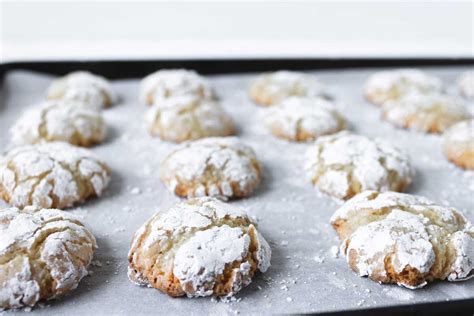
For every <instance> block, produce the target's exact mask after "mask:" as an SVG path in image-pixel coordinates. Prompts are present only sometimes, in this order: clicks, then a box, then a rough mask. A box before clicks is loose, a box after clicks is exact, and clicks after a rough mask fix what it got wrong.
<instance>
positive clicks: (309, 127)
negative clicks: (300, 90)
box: [265, 97, 346, 141]
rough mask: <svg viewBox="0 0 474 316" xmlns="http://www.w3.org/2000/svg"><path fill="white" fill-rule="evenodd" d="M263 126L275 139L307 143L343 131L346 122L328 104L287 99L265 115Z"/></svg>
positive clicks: (332, 105) (319, 99)
mask: <svg viewBox="0 0 474 316" xmlns="http://www.w3.org/2000/svg"><path fill="white" fill-rule="evenodd" d="M265 125H266V127H267V129H268V130H269V131H270V132H271V133H272V134H273V135H274V136H276V137H278V138H283V139H286V140H290V141H310V140H315V139H316V138H318V137H319V136H323V135H328V134H333V133H336V132H339V131H341V130H343V129H344V128H345V126H346V121H345V119H344V118H343V116H342V115H341V114H340V113H339V112H338V111H337V110H336V109H335V106H334V104H333V103H331V102H330V101H327V100H324V99H321V98H305V97H289V98H286V99H284V100H282V101H280V102H279V103H277V104H275V105H274V106H272V107H271V108H270V109H268V111H266V112H265Z"/></svg>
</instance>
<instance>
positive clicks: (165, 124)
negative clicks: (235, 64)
mask: <svg viewBox="0 0 474 316" xmlns="http://www.w3.org/2000/svg"><path fill="white" fill-rule="evenodd" d="M145 120H146V124H147V127H148V130H149V132H150V134H151V135H152V136H158V137H160V138H161V139H163V140H167V141H173V142H183V141H186V140H195V139H199V138H204V137H212V136H229V135H233V134H234V132H235V128H234V122H233V120H232V118H231V116H230V115H229V114H228V113H227V112H225V111H224V109H223V108H222V107H221V106H220V104H219V103H217V102H216V101H212V100H205V99H201V98H198V97H195V96H180V97H173V98H169V99H161V100H160V101H159V102H156V103H155V104H153V106H151V107H150V108H149V109H148V110H147V113H146V117H145Z"/></svg>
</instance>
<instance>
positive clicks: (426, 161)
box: [0, 67, 474, 315]
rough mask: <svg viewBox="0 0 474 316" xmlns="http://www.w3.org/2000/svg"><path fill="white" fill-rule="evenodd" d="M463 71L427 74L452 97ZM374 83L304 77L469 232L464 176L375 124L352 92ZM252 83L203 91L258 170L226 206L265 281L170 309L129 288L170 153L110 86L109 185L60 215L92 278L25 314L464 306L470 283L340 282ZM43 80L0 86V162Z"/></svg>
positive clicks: (424, 138)
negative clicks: (255, 223) (92, 248)
mask: <svg viewBox="0 0 474 316" xmlns="http://www.w3.org/2000/svg"><path fill="white" fill-rule="evenodd" d="M154 70H155V69H150V72H152V71H154ZM463 70H466V69H465V68H462V67H450V68H428V69H427V71H429V72H430V73H432V74H435V75H439V76H440V77H441V78H442V79H443V81H444V82H445V83H446V84H447V85H448V87H449V90H450V92H451V93H454V94H456V93H457V89H456V87H455V79H456V77H457V76H458V75H459V74H460V72H461V71H463ZM373 71H374V70H350V71H344V70H337V71H317V72H314V73H315V74H317V75H318V76H319V77H320V78H321V80H323V81H324V82H325V83H327V84H328V85H329V86H330V88H331V91H332V93H333V94H334V96H335V98H336V100H337V101H338V102H340V105H338V107H339V109H340V110H341V111H342V112H343V113H344V115H345V116H346V117H347V119H348V120H349V122H350V125H351V126H350V128H351V129H352V130H354V131H356V132H358V133H360V134H363V135H367V136H370V137H383V138H385V139H387V140H389V141H391V142H392V143H393V144H395V145H397V146H399V147H401V148H402V149H404V150H405V151H407V152H408V154H409V155H410V157H411V159H412V162H413V165H414V167H415V168H416V172H417V174H416V177H415V181H414V184H413V185H412V186H411V187H410V189H409V192H410V193H414V194H419V195H424V196H426V197H428V198H430V199H433V200H435V201H438V202H439V203H443V204H449V205H451V206H453V207H456V208H457V209H459V210H461V211H463V212H464V213H465V214H466V215H467V217H468V218H469V219H470V220H471V221H473V220H474V213H473V212H472V208H473V195H474V176H473V173H472V172H471V173H470V172H465V171H462V170H460V169H458V168H456V167H454V166H453V165H451V164H450V163H448V162H447V161H446V159H445V158H444V156H443V154H442V152H441V144H440V137H439V136H436V135H425V134H422V133H417V132H413V131H406V130H401V129H397V128H395V127H393V126H392V125H390V124H389V123H386V122H383V121H381V120H380V118H379V116H380V113H379V108H378V107H376V106H373V105H370V104H369V103H367V102H366V101H365V100H364V98H363V97H362V85H363V82H364V81H365V79H366V78H367V76H368V75H369V74H370V73H371V72H373ZM253 76H254V75H225V76H211V77H210V80H211V82H212V84H213V86H214V87H215V89H216V91H217V92H218V94H219V95H220V97H221V100H222V103H223V106H224V107H225V108H226V109H227V111H229V112H230V113H231V114H232V116H233V117H234V119H235V121H236V123H237V126H238V135H239V136H240V137H241V138H242V139H243V140H244V141H245V142H246V143H248V144H250V145H251V146H253V147H254V149H255V150H256V152H257V155H258V157H259V159H260V160H261V162H262V164H263V166H264V169H265V171H264V180H263V183H262V185H261V186H260V187H259V189H258V190H257V191H256V192H255V194H253V195H252V196H251V197H250V198H247V199H243V200H238V201H233V202H232V203H235V204H237V205H239V206H241V207H244V208H246V209H247V210H248V211H249V212H250V213H252V214H254V215H255V216H256V217H257V218H258V220H259V227H260V230H261V232H262V233H263V235H264V236H265V237H266V238H267V240H268V241H269V242H270V243H271V246H272V250H273V256H272V266H271V268H270V269H269V271H268V272H267V273H266V274H264V275H262V274H258V275H256V277H255V278H254V282H253V283H252V284H251V285H250V286H248V287H247V288H245V289H244V290H242V291H241V292H240V293H239V294H238V295H237V296H236V298H235V299H233V300H232V301H230V302H221V301H218V300H215V299H211V298H200V299H188V298H170V297H168V296H166V295H164V294H162V293H160V292H159V291H157V290H154V289H150V288H140V287H138V286H135V285H133V284H132V283H131V282H129V280H128V279H127V273H126V271H127V252H128V249H129V244H130V240H131V238H132V235H133V233H134V232H135V231H136V229H137V228H138V227H139V226H140V225H141V224H142V223H143V222H144V221H145V220H146V219H147V218H148V217H150V216H151V215H152V214H153V213H154V212H156V211H158V210H159V209H162V208H166V207H168V206H170V205H172V204H173V203H175V202H177V201H178V200H179V199H178V198H176V197H174V196H173V195H172V194H170V193H169V192H168V191H167V190H166V189H165V187H164V185H163V184H162V183H161V182H160V181H159V178H158V168H159V163H160V161H161V160H162V159H163V157H164V156H165V155H166V154H167V153H168V152H169V151H170V150H171V149H172V148H173V147H174V146H176V145H175V144H172V143H167V142H163V141H160V140H159V139H156V138H155V139H154V138H152V137H150V136H149V135H148V134H147V132H146V130H145V125H144V119H143V116H144V113H145V110H146V106H145V105H143V104H140V103H139V102H138V83H139V78H135V79H129V80H116V81H113V86H114V88H115V89H116V90H117V92H118V93H119V95H120V98H121V101H120V103H119V104H117V105H115V106H113V107H112V108H110V109H107V110H105V111H104V115H105V118H106V121H107V124H108V126H109V134H108V138H107V141H106V142H105V143H104V144H101V145H98V146H96V147H93V148H92V150H93V151H94V152H96V153H97V154H98V155H99V156H101V157H102V158H103V159H104V160H105V161H106V162H107V163H108V164H109V166H110V167H111V169H112V171H113V179H112V182H111V185H110V187H109V189H108V190H107V193H106V194H105V195H104V196H103V197H101V198H99V199H95V200H91V201H89V202H87V203H85V204H83V205H81V206H80V207H77V208H74V209H72V210H69V211H70V212H73V213H74V214H76V215H79V216H81V218H82V220H83V221H84V222H85V223H86V225H88V227H90V229H91V230H92V232H93V233H94V234H95V236H96V237H97V240H98V244H99V249H98V250H97V252H96V254H95V259H94V264H93V265H92V266H91V268H90V270H91V272H92V273H91V275H90V276H88V277H86V278H84V279H83V281H82V282H81V284H80V285H79V287H78V289H77V290H76V291H74V292H73V293H71V294H70V295H68V296H67V297H63V298H62V299H60V300H55V301H48V302H45V303H44V304H42V306H43V307H42V308H41V307H40V308H34V309H33V311H32V313H33V314H37V315H55V314H62V315H73V314H81V315H103V314H120V315H140V314H152V313H153V314H170V315H172V314H178V313H179V314H203V313H206V314H219V315H221V314H227V313H228V314H233V313H243V314H248V313H251V314H262V313H300V312H322V311H336V310H349V309H361V308H369V307H381V306H390V305H402V304H414V303H421V302H434V301H447V300H456V299H464V298H474V281H473V280H471V281H467V282H457V283H449V282H437V283H433V284H430V285H428V286H426V287H425V288H423V289H419V290H416V291H412V290H408V289H404V288H401V287H398V286H396V285H380V284H377V283H375V282H372V281H370V280H368V279H366V278H360V277H358V276H356V275H355V274H354V273H353V272H351V271H350V269H349V268H348V266H347V264H346V262H345V259H344V258H342V257H339V258H336V257H334V254H333V251H334V250H335V247H334V246H337V245H338V241H337V239H336V235H335V233H334V231H333V230H332V228H331V227H330V225H329V223H328V222H329V218H330V216H331V214H332V213H333V212H334V211H335V210H336V209H337V208H338V206H339V205H340V203H337V202H336V201H334V200H333V199H331V198H329V197H327V196H325V195H323V194H320V193H318V192H317V191H316V190H315V189H314V188H313V187H312V186H311V185H310V184H309V182H308V180H307V178H306V175H305V172H304V171H303V164H304V152H305V150H306V148H307V147H308V144H294V143H288V142H285V141H282V140H278V139H276V138H274V137H272V136H271V135H269V133H268V132H267V131H266V130H265V129H264V127H263V126H262V120H261V115H263V114H262V112H263V111H264V109H262V108H260V107H257V106H255V105H254V104H252V102H251V101H250V100H249V99H248V97H247V88H248V85H249V83H250V80H251V79H252V78H253ZM52 79H53V77H51V76H47V75H41V74H35V73H30V72H24V71H14V72H10V73H8V74H7V76H6V78H5V80H4V83H3V87H2V90H1V99H0V100H1V103H0V149H1V150H2V151H4V150H5V149H6V148H7V144H8V142H9V135H8V132H7V131H8V129H9V127H10V126H11V125H12V124H13V123H14V121H15V120H16V118H17V117H18V116H19V114H20V113H21V111H22V110H23V109H24V108H26V107H27V106H29V105H31V104H33V103H35V102H38V101H40V100H42V99H43V98H44V95H45V91H46V89H47V87H48V85H49V84H50V82H51V80H52ZM470 106H471V107H472V104H471V105H470ZM137 191H139V193H138V194H137ZM0 203H1V202H0ZM0 205H4V204H0ZM8 313H11V312H8Z"/></svg>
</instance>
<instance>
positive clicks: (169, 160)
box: [160, 137, 261, 197]
mask: <svg viewBox="0 0 474 316" xmlns="http://www.w3.org/2000/svg"><path fill="white" fill-rule="evenodd" d="M160 177H161V180H162V181H163V183H165V185H166V186H167V187H168V189H169V190H170V191H171V192H173V193H174V194H176V195H178V196H182V197H194V196H220V197H244V196H247V195H249V194H250V193H251V192H252V191H253V189H255V187H256V186H257V185H258V184H259V182H260V177H261V166H260V164H259V162H258V160H257V157H256V155H255V152H254V151H253V149H252V148H251V147H249V146H247V145H245V144H244V143H242V142H241V141H240V140H239V139H238V138H236V137H211V138H205V139H202V140H197V141H194V142H188V143H185V144H183V145H182V146H180V147H178V148H177V149H175V150H174V151H172V152H171V153H170V154H169V155H168V156H167V157H166V158H165V159H164V160H163V162H162V163H161V166H160Z"/></svg>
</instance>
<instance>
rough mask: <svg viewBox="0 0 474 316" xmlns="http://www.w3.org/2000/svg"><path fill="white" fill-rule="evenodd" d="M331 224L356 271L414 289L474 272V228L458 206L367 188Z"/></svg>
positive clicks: (350, 264)
mask: <svg viewBox="0 0 474 316" xmlns="http://www.w3.org/2000/svg"><path fill="white" fill-rule="evenodd" d="M331 224H332V226H333V227H334V228H335V230H336V231H337V233H338V235H339V237H340V238H341V240H343V241H342V246H341V249H342V251H343V253H344V254H345V256H346V258H347V262H348V263H349V266H350V267H351V269H352V270H354V271H355V272H356V273H357V274H359V275H360V276H368V277H369V278H370V279H372V280H374V281H376V282H380V283H396V284H399V285H401V286H404V287H407V288H410V289H415V288H420V287H423V286H425V285H426V284H427V282H432V281H435V280H446V279H447V280H448V281H461V280H466V279H468V278H470V277H472V276H473V272H474V229H473V226H472V225H471V223H470V222H469V221H468V220H467V219H466V218H465V217H464V216H463V215H462V214H461V213H459V212H458V211H456V210H455V209H454V208H450V207H445V206H441V205H437V204H435V203H433V202H431V201H430V200H428V199H426V198H423V197H419V196H414V195H409V194H402V193H396V192H385V193H379V192H375V191H366V192H363V193H360V194H359V195H356V196H355V197H353V198H352V199H351V200H349V201H347V202H346V203H345V204H344V205H343V206H342V207H341V208H339V209H338V210H337V211H336V212H335V213H334V215H333V216H332V218H331Z"/></svg>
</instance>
